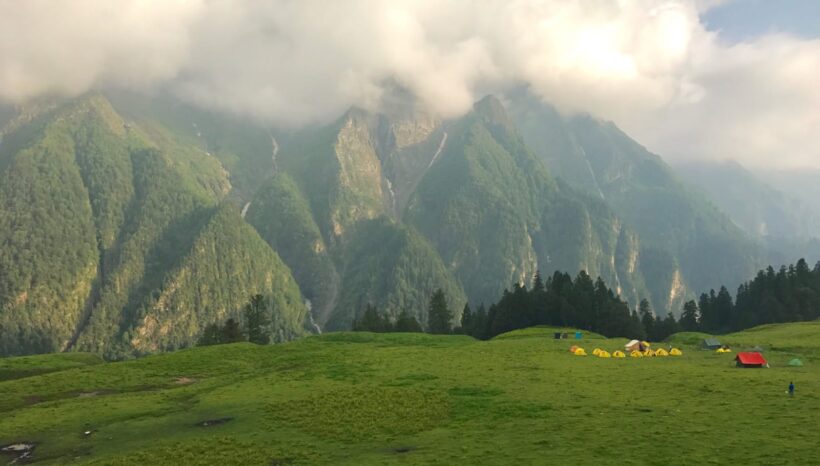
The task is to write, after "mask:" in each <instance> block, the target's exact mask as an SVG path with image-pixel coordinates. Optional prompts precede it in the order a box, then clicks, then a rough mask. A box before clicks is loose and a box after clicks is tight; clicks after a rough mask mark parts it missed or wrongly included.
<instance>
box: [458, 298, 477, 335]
mask: <svg viewBox="0 0 820 466" xmlns="http://www.w3.org/2000/svg"><path fill="white" fill-rule="evenodd" d="M474 325H475V319H474V318H473V311H472V310H471V309H470V303H465V304H464V310H463V311H461V329H460V331H459V333H463V334H465V335H472V334H473V326H474Z"/></svg>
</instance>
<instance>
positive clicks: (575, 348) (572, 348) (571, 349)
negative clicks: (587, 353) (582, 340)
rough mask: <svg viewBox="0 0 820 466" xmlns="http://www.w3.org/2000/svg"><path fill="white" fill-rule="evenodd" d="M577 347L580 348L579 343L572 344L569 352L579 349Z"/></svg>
mask: <svg viewBox="0 0 820 466" xmlns="http://www.w3.org/2000/svg"><path fill="white" fill-rule="evenodd" d="M577 349H578V345H572V346H570V347H569V352H570V353H574V352H575V350H577Z"/></svg>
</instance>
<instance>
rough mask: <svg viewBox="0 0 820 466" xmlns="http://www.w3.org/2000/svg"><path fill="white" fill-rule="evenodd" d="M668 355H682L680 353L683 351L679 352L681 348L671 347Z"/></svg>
mask: <svg viewBox="0 0 820 466" xmlns="http://www.w3.org/2000/svg"><path fill="white" fill-rule="evenodd" d="M669 355H670V356H682V355H683V352H681V350H679V349H677V348H672V349H671V350H670V351H669Z"/></svg>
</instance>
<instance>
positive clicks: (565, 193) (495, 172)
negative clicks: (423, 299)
mask: <svg viewBox="0 0 820 466" xmlns="http://www.w3.org/2000/svg"><path fill="white" fill-rule="evenodd" d="M446 130H447V132H448V135H449V137H448V139H447V145H446V147H445V148H444V150H443V152H442V154H441V155H440V157H439V159H438V160H436V161H435V163H434V164H433V165H432V166H431V168H430V170H429V171H428V172H427V173H426V174H425V176H424V178H423V179H422V181H421V183H420V184H419V186H418V189H417V191H416V193H415V194H414V195H413V197H412V198H411V200H410V203H409V204H408V207H407V209H406V211H405V214H404V217H405V218H406V220H407V222H408V223H411V224H413V225H415V226H416V227H417V228H418V229H419V231H421V232H422V233H423V234H424V235H425V236H427V237H428V238H429V239H430V241H431V242H432V243H433V244H434V245H435V246H436V248H437V250H438V251H439V253H440V254H441V256H442V258H443V260H444V262H445V264H447V265H448V267H450V268H451V269H452V270H453V272H454V273H455V275H456V276H457V277H458V278H459V279H460V281H461V282H462V283H463V285H464V288H465V292H466V293H467V296H468V298H469V299H470V300H471V301H472V302H474V303H475V302H492V301H494V300H496V299H497V298H498V296H500V294H501V292H502V291H503V289H504V288H505V287H509V285H510V284H511V283H513V282H525V283H526V282H529V280H531V279H532V277H533V276H534V274H535V272H536V271H537V270H539V269H540V270H541V272H542V273H545V274H548V273H551V272H552V271H554V270H557V269H561V270H566V271H570V272H571V273H575V272H577V271H578V270H581V269H585V270H587V271H588V272H589V273H590V274H592V275H593V276H596V275H601V276H602V277H604V278H605V279H606V280H608V281H609V283H612V284H613V285H615V286H617V287H618V289H619V290H620V291H621V292H622V293H624V295H625V296H626V297H627V298H628V299H630V300H633V301H635V300H636V299H637V298H638V296H640V295H641V294H644V293H645V288H644V285H643V282H642V280H641V277H640V270H639V266H638V263H639V259H638V252H637V250H636V249H635V248H636V246H637V242H636V241H635V237H634V235H633V234H631V233H630V232H628V230H627V229H624V228H622V226H621V224H620V222H618V221H617V219H616V218H615V217H614V215H612V213H611V212H610V211H609V209H608V208H607V207H606V206H605V205H604V204H602V203H600V202H599V201H595V200H594V199H590V198H588V197H587V196H584V195H581V194H579V193H577V192H575V191H574V190H572V189H570V188H569V187H567V186H566V185H561V184H558V183H556V182H555V181H554V180H553V179H552V178H551V177H550V175H549V174H548V173H547V171H546V169H545V167H544V165H543V164H542V162H541V161H540V160H538V159H537V158H536V157H535V155H534V154H533V153H532V152H531V151H530V150H529V149H528V148H527V146H526V145H525V144H524V142H523V141H522V140H521V138H520V137H519V136H518V134H517V132H516V131H515V129H514V127H513V126H512V122H511V121H510V119H509V118H508V117H507V114H506V111H505V109H504V107H503V106H502V105H501V103H500V102H499V101H498V100H497V99H495V98H492V97H489V98H486V99H484V100H482V101H481V102H479V103H478V104H476V107H475V111H474V112H472V113H470V114H469V115H467V116H465V117H464V118H462V119H461V120H459V121H457V122H453V123H451V124H450V125H448V126H447V128H446Z"/></svg>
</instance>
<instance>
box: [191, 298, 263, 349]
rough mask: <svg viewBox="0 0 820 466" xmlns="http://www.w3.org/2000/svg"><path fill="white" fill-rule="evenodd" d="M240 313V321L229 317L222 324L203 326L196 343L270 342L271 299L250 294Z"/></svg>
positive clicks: (260, 343)
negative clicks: (241, 319)
mask: <svg viewBox="0 0 820 466" xmlns="http://www.w3.org/2000/svg"><path fill="white" fill-rule="evenodd" d="M242 314H243V317H244V319H243V321H242V322H241V323H240V322H239V321H238V320H237V319H235V318H233V317H231V318H229V319H227V320H226V321H225V322H224V323H223V324H222V325H219V324H217V323H212V324H209V325H207V326H205V329H204V330H203V331H202V336H201V337H200V338H199V341H198V342H197V345H198V346H210V345H220V344H224V343H239V342H241V341H249V342H251V343H256V344H258V345H266V344H268V343H270V341H271V336H272V330H271V328H270V325H271V322H272V321H271V318H270V316H271V315H272V314H273V303H272V301H271V300H270V299H268V298H266V297H265V296H263V295H261V294H257V295H254V296H251V299H250V301H249V302H248V304H246V305H245V309H244V310H243V313H242Z"/></svg>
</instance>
